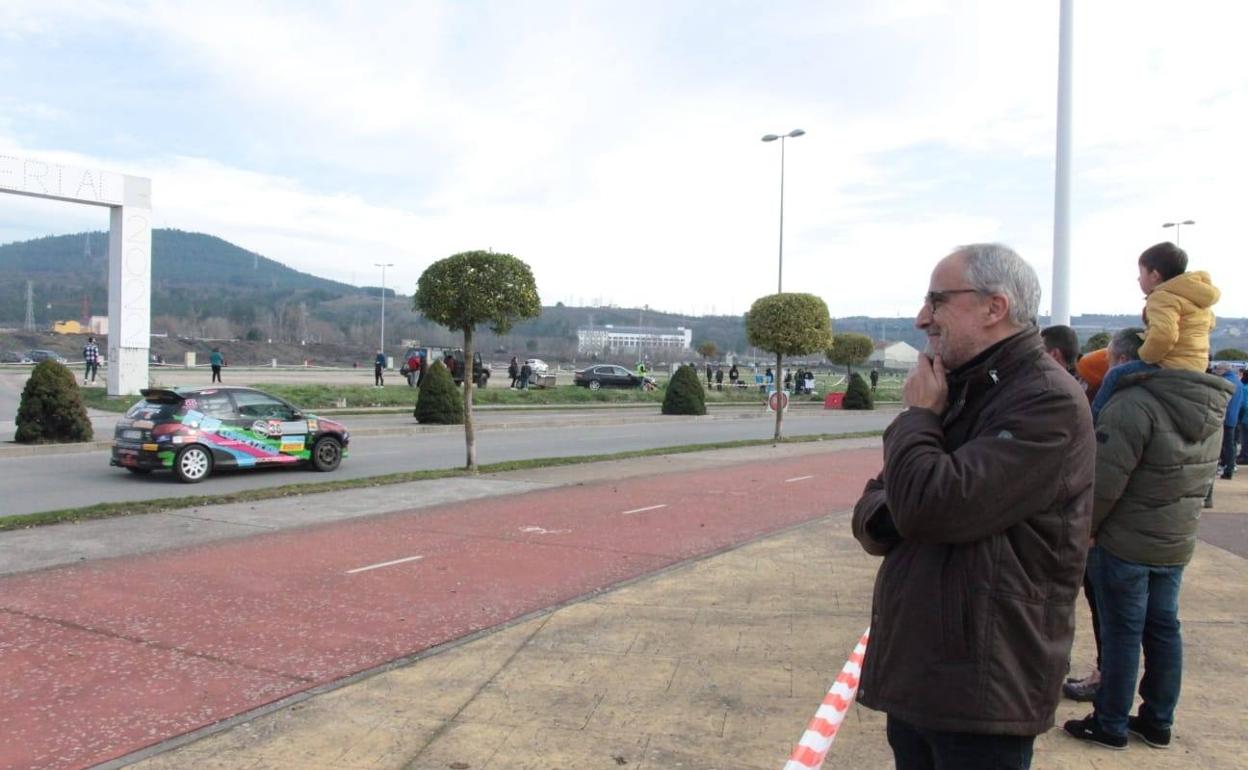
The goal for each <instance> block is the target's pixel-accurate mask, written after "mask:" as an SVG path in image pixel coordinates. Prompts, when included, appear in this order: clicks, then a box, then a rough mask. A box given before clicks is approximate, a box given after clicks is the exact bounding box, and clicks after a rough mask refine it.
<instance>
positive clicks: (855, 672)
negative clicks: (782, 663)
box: [784, 627, 871, 770]
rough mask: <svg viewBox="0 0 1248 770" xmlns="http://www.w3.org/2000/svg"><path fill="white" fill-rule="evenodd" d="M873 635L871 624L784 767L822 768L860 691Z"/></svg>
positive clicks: (787, 768)
mask: <svg viewBox="0 0 1248 770" xmlns="http://www.w3.org/2000/svg"><path fill="white" fill-rule="evenodd" d="M870 636H871V629H870V627H868V628H867V630H866V631H863V632H862V638H861V639H859V640H858V644H857V645H855V646H854V651H853V653H852V654H850V656H849V660H847V661H845V666H844V668H842V669H841V673H840V674H838V675H837V677H836V681H835V682H833V683H832V687H831V688H830V689H829V690H828V694H827V696H825V697H824V699H823V703H822V704H821V705H820V706H819V710H818V711H816V712H815V716H814V718H813V719H811V720H810V725H808V726H807V727H806V732H804V733H802V739H801V740H800V741H798V742H797V745H796V746H794V747H793V754H792V756H790V757H789V761H788V762H785V763H784V770H819V768H821V767H823V760H824V758H825V757H826V756H827V755H828V749H829V748H831V747H832V741H833V739H835V738H836V732H837V730H839V729H840V727H841V722H843V721H845V713H846V712H847V711H849V705H850V704H851V703H853V702H854V696H855V695H857V694H858V678H859V677H861V676H862V659H863V657H864V656H865V655H866V654H867V639H868V638H869V637H870Z"/></svg>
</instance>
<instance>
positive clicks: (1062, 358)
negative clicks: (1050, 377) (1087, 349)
mask: <svg viewBox="0 0 1248 770" xmlns="http://www.w3.org/2000/svg"><path fill="white" fill-rule="evenodd" d="M1040 339H1041V340H1043V342H1044V352H1045V353H1048V354H1049V356H1050V357H1052V359H1053V360H1054V361H1056V362H1057V363H1058V364H1059V365H1061V367H1062V368H1063V369H1065V370H1066V371H1068V372H1070V376H1072V377H1077V376H1078V374H1077V373H1076V371H1075V364H1076V363H1077V362H1078V361H1079V335H1078V334H1075V330H1074V329H1072V328H1070V327H1069V326H1063V325H1061V324H1058V325H1057V326H1049V327H1046V328H1045V329H1044V330H1043V331H1041V332H1040Z"/></svg>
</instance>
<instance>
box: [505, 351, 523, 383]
mask: <svg viewBox="0 0 1248 770" xmlns="http://www.w3.org/2000/svg"><path fill="white" fill-rule="evenodd" d="M507 376H508V377H510V378H511V387H512V388H514V387H516V380H517V379H519V377H520V362H519V361H518V360H516V357H515V356H512V357H511V363H509V364H507Z"/></svg>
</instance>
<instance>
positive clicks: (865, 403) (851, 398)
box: [841, 372, 875, 409]
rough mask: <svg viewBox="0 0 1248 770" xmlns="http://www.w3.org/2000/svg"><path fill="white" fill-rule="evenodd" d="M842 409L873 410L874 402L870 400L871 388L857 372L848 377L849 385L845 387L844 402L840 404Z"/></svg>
mask: <svg viewBox="0 0 1248 770" xmlns="http://www.w3.org/2000/svg"><path fill="white" fill-rule="evenodd" d="M841 407H842V408H844V409H874V408H875V401H873V400H872V398H871V387H870V386H869V385H867V381H866V380H864V379H863V378H862V375H861V374H859V373H858V372H854V373H852V374H850V375H849V385H847V386H846V387H845V400H844V401H842V402H841Z"/></svg>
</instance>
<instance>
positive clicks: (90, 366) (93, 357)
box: [82, 337, 100, 385]
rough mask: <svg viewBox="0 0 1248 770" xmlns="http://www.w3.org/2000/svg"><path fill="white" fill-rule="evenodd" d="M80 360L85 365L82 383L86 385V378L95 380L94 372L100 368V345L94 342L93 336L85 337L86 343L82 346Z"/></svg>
mask: <svg viewBox="0 0 1248 770" xmlns="http://www.w3.org/2000/svg"><path fill="white" fill-rule="evenodd" d="M82 361H83V363H84V364H85V365H86V367H87V368H86V371H84V372H83V373H82V384H83V385H86V384H87V381H88V378H90V381H91V382H95V374H96V372H98V371H99V369H100V346H99V345H97V344H95V337H87V344H86V345H85V346H83V348H82Z"/></svg>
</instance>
